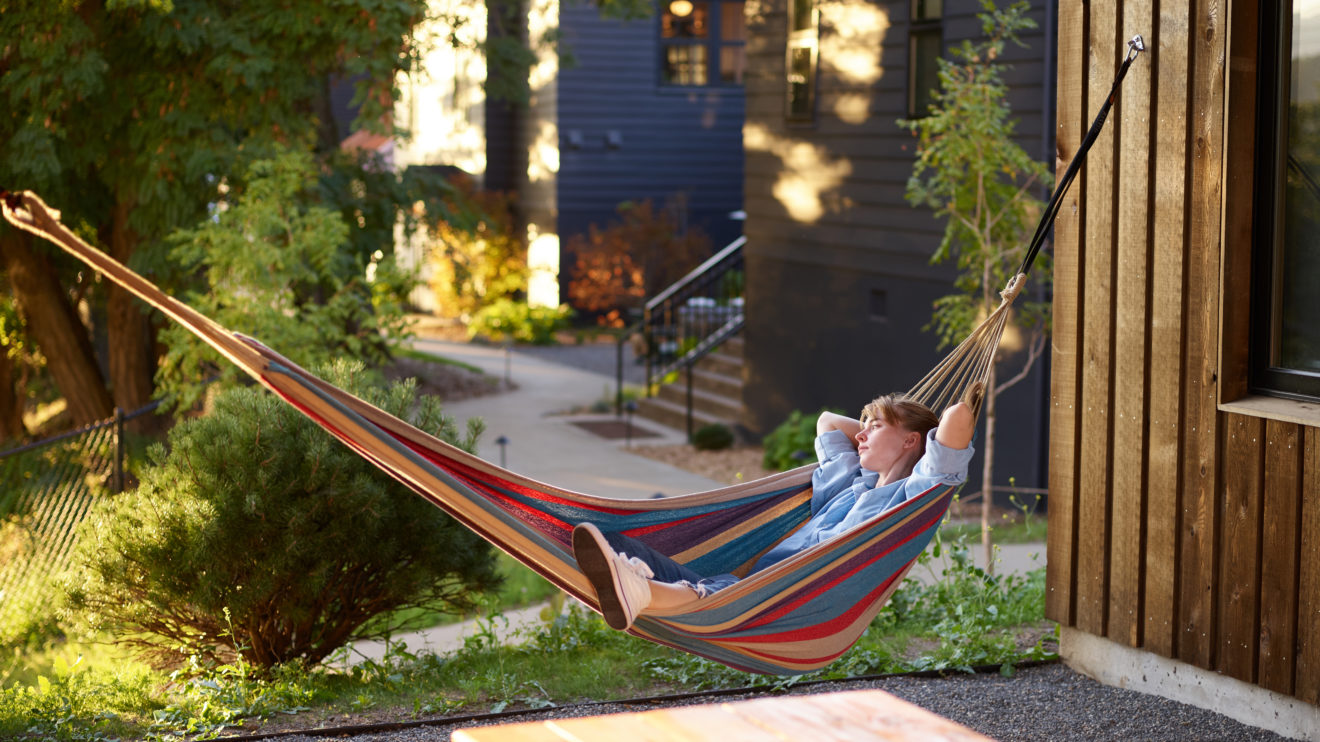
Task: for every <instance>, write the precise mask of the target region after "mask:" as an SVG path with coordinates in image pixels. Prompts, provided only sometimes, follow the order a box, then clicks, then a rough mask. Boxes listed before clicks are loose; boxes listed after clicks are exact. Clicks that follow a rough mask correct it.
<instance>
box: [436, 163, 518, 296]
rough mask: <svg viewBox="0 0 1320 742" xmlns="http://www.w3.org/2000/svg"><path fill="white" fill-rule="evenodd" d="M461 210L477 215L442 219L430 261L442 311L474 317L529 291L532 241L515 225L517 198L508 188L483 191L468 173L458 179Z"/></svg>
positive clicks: (456, 201)
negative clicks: (528, 250) (512, 196)
mask: <svg viewBox="0 0 1320 742" xmlns="http://www.w3.org/2000/svg"><path fill="white" fill-rule="evenodd" d="M452 200H453V202H454V204H455V207H454V209H455V210H462V211H464V212H466V213H470V214H473V215H474V218H472V219H471V220H465V221H462V222H460V221H451V222H440V223H438V224H437V225H436V226H435V229H434V230H433V233H432V236H433V239H434V247H432V249H431V255H430V258H429V261H430V263H431V265H432V268H433V271H432V274H431V290H432V291H433V292H434V293H435V299H436V303H437V305H438V309H437V311H436V313H437V314H439V315H441V316H443V317H457V318H459V319H463V320H468V319H470V318H471V317H472V316H473V315H475V314H477V313H478V312H480V311H481V310H482V309H484V308H485V307H488V306H490V305H491V304H493V303H495V302H496V301H500V300H514V299H517V298H518V297H520V296H524V295H525V294H526V292H527V279H528V276H529V275H530V269H529V268H528V265H527V244H526V240H525V239H524V238H523V236H522V235H521V234H520V233H519V232H518V230H517V229H516V228H515V221H514V218H513V210H512V207H513V201H512V199H511V198H510V197H509V196H507V195H506V194H503V193H495V192H490V191H478V190H477V189H476V188H475V186H474V185H473V184H472V182H471V180H470V179H468V178H461V179H459V180H457V181H456V185H455V193H454V196H453V197H452Z"/></svg>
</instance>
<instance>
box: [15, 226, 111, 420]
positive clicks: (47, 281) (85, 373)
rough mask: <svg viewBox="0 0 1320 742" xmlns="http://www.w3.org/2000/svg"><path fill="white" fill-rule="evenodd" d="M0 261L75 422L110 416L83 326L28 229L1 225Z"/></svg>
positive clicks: (105, 395)
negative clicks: (33, 241) (23, 230)
mask: <svg viewBox="0 0 1320 742" xmlns="http://www.w3.org/2000/svg"><path fill="white" fill-rule="evenodd" d="M0 263H2V264H3V266H4V269H5V270H6V271H7V272H8V274H9V285H10V286H11V287H12V288H13V290H14V299H15V300H16V301H17V303H18V306H19V309H20V311H22V312H23V317H24V319H25V320H26V321H27V325H28V331H29V332H30V333H31V337H32V340H33V341H34V342H35V343H36V345H37V346H38V347H39V348H41V353H42V355H44V356H45V357H46V365H47V368H48V369H49V370H50V373H51V376H53V377H54V378H55V384H56V385H57V386H59V388H60V392H62V393H63V394H64V399H65V401H66V402H67V404H68V410H69V414H70V416H71V417H72V419H73V423H74V424H75V425H87V424H89V423H93V422H97V421H99V420H104V419H106V418H107V417H110V416H111V415H112V414H113V412H114V401H113V400H112V399H111V397H110V393H109V391H107V390H106V386H105V379H104V378H103V377H102V376H101V370H100V368H98V367H97V365H96V356H95V355H93V353H92V343H91V341H90V340H89V339H88V337H87V329H86V328H85V327H83V324H82V322H81V321H80V320H79V319H78V315H77V313H76V312H75V311H74V309H73V307H72V306H71V305H70V304H69V301H68V299H67V298H65V295H64V290H63V289H62V288H61V287H60V283H59V280H58V279H57V278H56V275H55V269H54V267H53V266H52V265H51V264H50V261H49V260H47V259H46V257H45V256H44V255H42V254H41V253H39V252H37V251H36V250H34V249H33V247H32V243H31V238H30V237H29V236H28V234H27V233H25V232H20V231H18V230H16V229H13V228H10V227H0Z"/></svg>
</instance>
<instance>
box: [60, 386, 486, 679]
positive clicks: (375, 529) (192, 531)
mask: <svg viewBox="0 0 1320 742" xmlns="http://www.w3.org/2000/svg"><path fill="white" fill-rule="evenodd" d="M328 376H329V379H330V381H331V382H332V383H334V384H337V385H339V386H343V387H345V388H348V389H349V390H351V391H354V392H355V393H357V394H358V395H359V396H362V397H364V398H366V399H367V400H368V401H369V402H372V403H373V404H376V405H377V406H380V407H381V408H383V409H385V410H386V411H387V412H390V413H391V414H394V415H396V416H399V417H402V418H405V419H409V420H411V421H412V422H413V424H415V425H417V426H418V427H420V428H422V429H424V430H428V431H431V432H432V433H434V434H435V435H437V436H439V437H441V438H443V439H445V440H447V441H450V442H452V443H454V444H455V445H457V446H459V447H461V448H464V449H466V450H471V449H472V447H473V445H474V444H475V442H476V438H477V436H478V435H479V434H480V428H481V426H480V423H476V424H472V423H470V424H469V426H468V431H467V433H466V435H465V436H459V434H458V431H457V429H456V426H455V424H454V422H453V420H452V419H449V418H446V417H444V416H443V415H442V414H441V411H440V406H439V402H438V401H437V400H436V399H435V398H432V397H421V398H418V397H416V395H415V394H414V389H415V384H414V383H413V382H411V381H408V382H402V383H395V384H392V385H390V386H389V387H388V388H368V387H365V386H364V385H363V384H362V383H361V382H360V381H355V380H357V379H360V378H361V376H362V367H361V366H360V365H356V364H347V363H342V364H337V365H336V366H335V367H333V368H331V369H330V370H329V371H328ZM150 458H151V462H152V466H151V467H149V468H148V469H147V470H146V471H145V472H144V473H143V476H142V484H141V485H140V486H139V487H138V488H137V489H136V490H135V491H133V492H130V493H126V494H124V495H121V496H119V497H116V498H113V499H111V500H109V501H106V502H103V503H102V504H100V505H99V506H98V507H97V508H96V509H95V510H93V511H92V513H91V514H90V515H89V516H88V518H87V519H86V520H85V521H84V522H83V526H82V529H81V530H80V543H79V546H78V551H77V552H76V553H75V559H74V562H75V568H76V572H75V573H74V576H73V579H72V580H70V582H69V585H68V592H69V599H70V606H71V608H72V609H73V611H74V615H76V616H77V617H79V618H81V619H83V620H84V622H85V623H86V624H87V626H88V628H91V629H105V630H108V631H110V632H111V633H112V634H114V635H115V637H116V640H117V641H118V642H119V643H121V644H124V645H126V646H131V647H134V648H136V649H138V650H140V651H141V652H142V654H143V656H144V658H146V659H148V660H150V661H153V662H154V663H156V664H158V665H162V666H171V665H177V664H179V662H180V661H181V660H182V659H183V658H185V657H188V656H196V657H199V658H201V662H200V666H202V667H205V666H207V665H208V664H209V665H212V666H214V665H217V664H223V663H226V662H228V661H230V660H232V659H234V657H235V656H236V655H237V656H238V657H239V658H241V660H242V661H244V662H246V663H249V664H250V665H252V666H254V667H256V668H263V669H264V668H269V667H271V666H273V665H275V664H277V663H281V662H288V661H292V660H302V661H305V662H308V663H317V662H320V661H321V660H322V659H323V658H325V657H326V656H327V655H328V654H329V653H331V652H332V651H334V650H335V649H336V648H337V647H340V646H342V645H344V644H346V643H348V642H352V641H357V640H360V639H366V638H377V637H380V636H383V635H385V634H387V633H390V632H392V631H396V630H398V629H400V628H403V627H401V626H398V625H390V622H379V621H377V622H371V621H370V619H372V618H373V617H374V616H377V615H381V614H385V613H389V612H392V611H399V610H400V609H404V608H409V607H416V606H424V607H435V606H444V607H446V609H448V610H466V609H469V608H470V607H471V605H472V603H473V597H472V596H473V593H474V592H478V591H486V590H490V589H492V588H494V587H495V585H496V584H497V583H498V577H497V574H496V571H495V562H494V558H493V555H492V550H491V548H490V547H489V546H488V545H487V544H486V543H485V542H483V541H481V540H480V539H479V538H478V537H477V536H476V535H474V534H473V533H471V532H470V531H469V530H467V529H466V528H464V527H462V526H460V525H459V524H457V523H456V522H454V521H453V520H451V519H450V518H449V517H448V516H447V515H445V514H444V513H442V512H441V511H440V510H439V509H437V508H435V507H434V506H432V505H431V504H430V503H429V502H427V501H426V500H424V499H422V498H420V497H417V496H416V495H414V494H413V493H412V492H411V491H410V490H408V489H407V488H406V487H404V486H403V485H402V484H400V483H398V482H396V481H395V480H394V479H392V478H390V477H388V476H387V475H385V474H384V473H383V472H381V471H380V470H378V469H376V468H375V467H374V466H372V465H371V464H369V463H368V462H367V461H366V460H365V459H363V458H362V457H360V456H358V455H356V454H354V453H353V452H352V451H350V450H349V449H348V448H347V447H346V446H343V445H341V444H339V443H338V442H336V441H334V440H333V439H332V438H331V437H330V436H329V435H328V434H326V433H325V432H324V431H322V430H321V429H320V428H318V427H317V426H316V425H315V424H314V423H312V422H311V421H310V420H309V419H307V418H306V417H304V416H303V415H302V414H300V413H299V412H297V411H296V410H295V409H294V408H292V407H291V406H289V405H287V404H285V403H283V402H281V401H279V400H278V399H277V398H275V397H274V395H271V394H267V393H265V392H263V391H260V390H257V389H250V388H238V389H233V390H229V391H226V392H224V393H222V394H220V395H219V396H218V397H217V398H216V400H215V407H214V411H213V412H212V413H211V414H209V415H207V416H206V417H202V418H197V419H192V420H187V421H185V422H183V423H181V424H180V425H179V426H177V427H176V428H175V429H174V430H173V431H171V433H170V438H169V449H168V451H167V449H165V448H164V447H161V446H157V447H155V448H153V450H152V452H151V454H150Z"/></svg>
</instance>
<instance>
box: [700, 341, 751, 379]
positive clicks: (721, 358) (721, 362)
mask: <svg viewBox="0 0 1320 742" xmlns="http://www.w3.org/2000/svg"><path fill="white" fill-rule="evenodd" d="M723 351H724V346H723V345H721V346H720V347H719V348H716V349H715V350H713V351H711V352H709V353H707V354H706V355H704V356H702V357H701V359H700V360H698V361H697V364H696V365H697V368H699V369H703V370H706V371H710V372H711V373H716V374H722V375H724V376H731V377H733V378H735V379H741V378H742V377H743V359H742V355H741V354H739V355H734V354H731V353H725V352H723Z"/></svg>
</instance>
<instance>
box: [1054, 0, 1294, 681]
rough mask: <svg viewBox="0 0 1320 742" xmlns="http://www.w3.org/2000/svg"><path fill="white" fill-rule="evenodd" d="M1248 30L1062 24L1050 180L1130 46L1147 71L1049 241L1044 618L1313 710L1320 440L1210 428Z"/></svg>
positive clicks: (1288, 425) (1123, 2)
mask: <svg viewBox="0 0 1320 742" xmlns="http://www.w3.org/2000/svg"><path fill="white" fill-rule="evenodd" d="M1256 13H1257V8H1256V5H1255V3H1254V2H1247V1H1245V0H1239V1H1236V2H1233V3H1231V4H1229V5H1228V8H1227V12H1226V4H1225V3H1224V2H1222V1H1221V0H1193V2H1191V3H1187V4H1182V3H1167V2H1161V3H1155V2H1152V0H1091V1H1090V2H1086V3H1083V2H1080V0H1065V1H1064V2H1061V3H1060V8H1059V65H1058V70H1059V72H1058V75H1059V77H1058V100H1059V104H1058V131H1057V140H1058V167H1059V170H1060V173H1062V169H1063V167H1064V166H1066V164H1067V162H1068V161H1069V160H1070V159H1071V157H1072V155H1073V153H1075V152H1076V149H1077V146H1078V143H1079V141H1080V139H1081V137H1082V134H1083V133H1084V131H1085V129H1086V127H1087V126H1088V125H1089V123H1090V120H1091V117H1092V116H1093V115H1094V113H1095V112H1096V111H1097V110H1098V108H1099V106H1100V105H1101V103H1102V102H1103V100H1104V97H1105V96H1106V94H1107V93H1108V89H1109V85H1110V83H1111V81H1112V79H1113V75H1114V72H1115V70H1116V69H1117V67H1118V64H1119V63H1120V61H1121V59H1122V56H1123V54H1124V52H1125V42H1126V40H1127V39H1129V38H1131V37H1132V36H1133V35H1134V34H1137V33H1140V34H1142V35H1143V36H1144V37H1145V40H1146V43H1147V46H1148V48H1149V49H1150V50H1151V51H1150V53H1149V54H1147V55H1144V56H1143V58H1142V59H1140V60H1138V62H1137V63H1136V64H1134V66H1133V67H1132V69H1131V72H1130V74H1129V76H1128V78H1127V82H1126V83H1125V84H1124V87H1123V90H1122V92H1121V94H1120V96H1119V100H1118V103H1117V104H1116V106H1115V108H1114V111H1113V113H1112V114H1111V119H1110V122H1109V124H1108V126H1107V128H1106V131H1105V133H1104V135H1103V136H1102V137H1101V138H1100V139H1099V141H1098V142H1097V143H1096V146H1095V147H1094V149H1093V150H1092V151H1091V154H1090V156H1089V158H1088V160H1087V165H1086V168H1085V170H1084V171H1083V174H1082V177H1080V178H1079V179H1078V181H1077V182H1076V183H1075V184H1074V186H1073V188H1074V190H1073V192H1072V193H1070V194H1069V199H1068V201H1067V202H1066V203H1065V205H1064V207H1063V209H1062V210H1061V213H1060V216H1059V218H1058V221H1057V222H1056V225H1055V271H1056V273H1055V299H1054V312H1055V316H1054V331H1055V337H1054V352H1053V366H1052V368H1053V378H1052V380H1051V419H1050V426H1051V434H1050V477H1049V487H1050V515H1049V517H1050V528H1049V545H1048V548H1049V560H1048V561H1049V568H1048V576H1047V582H1048V593H1047V604H1046V611H1047V614H1048V615H1049V616H1050V618H1053V619H1054V620H1057V621H1059V622H1060V623H1063V624H1065V625H1067V626H1072V627H1075V628H1077V629H1079V630H1082V631H1086V632H1087V633H1091V634H1094V635H1097V636H1103V637H1106V638H1108V639H1111V640H1113V641H1116V642H1121V643H1123V644H1125V645H1128V646H1133V647H1141V648H1145V649H1146V650H1148V651H1151V652H1153V653H1155V654H1158V655H1161V656H1165V657H1171V658H1176V659H1179V660H1182V661H1185V662H1188V663H1191V664H1193V665H1196V666H1199V667H1202V668H1205V669H1209V670H1215V671H1218V672H1222V673H1224V674H1226V675H1229V676H1232V677H1234V678H1238V679H1240V680H1244V681H1246V682H1250V683H1255V684H1257V685H1260V686H1262V687H1265V688H1267V689H1270V690H1273V691H1277V692H1280V693H1284V694H1289V695H1293V696H1296V697H1298V698H1300V699H1302V700H1305V701H1307V702H1310V703H1320V429H1317V428H1314V427H1308V426H1305V425H1299V424H1296V423H1293V422H1282V421H1278V420H1272V419H1266V418H1264V417H1259V416H1255V415H1249V414H1236V413H1234V414H1230V413H1227V412H1223V411H1221V410H1220V409H1219V403H1220V401H1221V398H1225V394H1228V396H1227V397H1226V399H1228V400H1231V399H1234V398H1235V395H1236V396H1241V395H1240V394H1239V393H1238V392H1239V390H1240V389H1245V380H1244V379H1241V378H1239V377H1240V376H1241V372H1240V371H1239V369H1240V368H1242V364H1241V363H1240V361H1241V359H1240V357H1238V356H1237V355H1235V354H1236V353H1237V351H1236V350H1234V349H1235V348H1237V347H1239V346H1241V345H1242V343H1240V342H1239V340H1241V338H1240V336H1239V335H1240V333H1241V332H1245V331H1246V327H1247V325H1246V323H1245V321H1244V320H1243V317H1242V314H1241V312H1242V311H1243V310H1242V309H1241V308H1242V307H1245V306H1247V301H1246V299H1247V297H1246V296H1245V295H1244V294H1243V292H1245V291H1249V286H1250V281H1249V280H1247V279H1248V278H1249V271H1250V244H1251V232H1250V223H1251V214H1250V203H1251V198H1250V194H1251V189H1252V188H1253V184H1252V176H1251V173H1252V166H1253V160H1252V158H1253V157H1254V156H1255V155H1254V152H1253V149H1252V147H1251V142H1252V132H1253V125H1252V123H1251V122H1252V121H1253V120H1254V119H1253V117H1254V105H1255V104H1254V97H1253V96H1252V95H1248V94H1246V92H1244V91H1247V92H1252V91H1253V86H1254V75H1255V72H1254V54H1255V53H1256V50H1255V41H1254V38H1255V35H1256V33H1257V29H1256V24H1257V21H1256ZM1230 32H1231V33H1230ZM1230 59H1231V60H1232V64H1231V65H1230V64H1229V60H1230ZM1230 69H1231V70H1232V72H1231V75H1232V77H1231V79H1230V77H1229V75H1230V72H1229V70H1230ZM1234 86H1237V87H1234ZM1232 90H1236V91H1237V92H1236V93H1234V94H1233V95H1232V96H1231V97H1230V91H1232ZM1226 121H1227V122H1228V123H1227V124H1226ZM1230 127H1231V128H1230ZM1244 143H1245V144H1244ZM1244 205H1245V206H1244ZM1221 307H1223V308H1224V310H1223V312H1222V313H1221ZM1226 338H1227V339H1226ZM1225 348H1228V351H1227V352H1221V351H1224V349H1225ZM1221 356H1223V358H1221ZM1221 376H1222V377H1224V378H1221ZM1221 386H1223V389H1222V390H1221V388H1220V387H1221Z"/></svg>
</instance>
